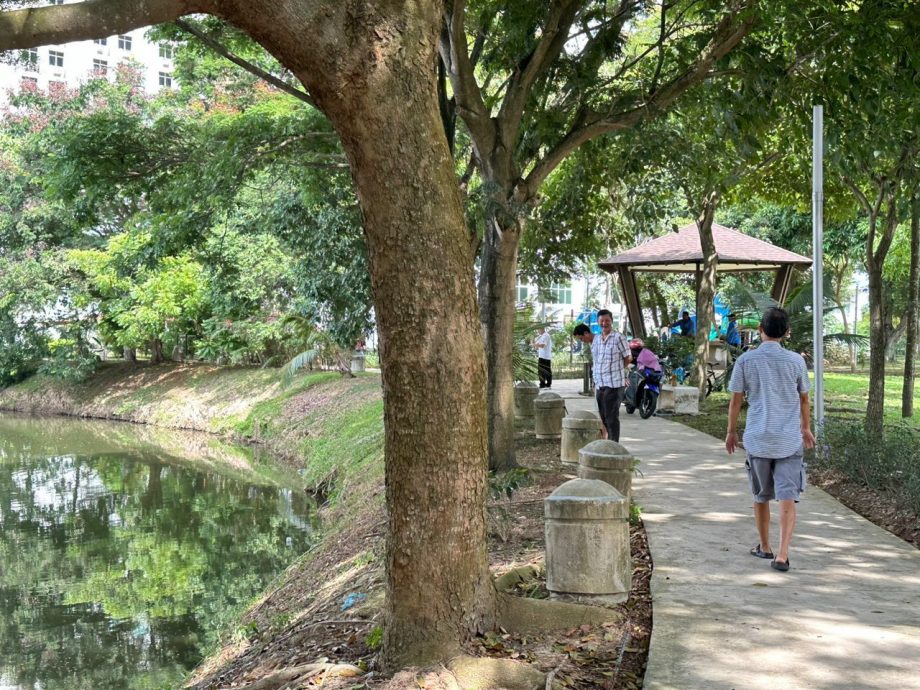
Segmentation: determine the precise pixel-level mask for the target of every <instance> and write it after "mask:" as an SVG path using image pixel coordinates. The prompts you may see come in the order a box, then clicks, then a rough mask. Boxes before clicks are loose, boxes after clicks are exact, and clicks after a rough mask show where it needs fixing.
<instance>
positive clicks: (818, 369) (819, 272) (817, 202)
mask: <svg viewBox="0 0 920 690" xmlns="http://www.w3.org/2000/svg"><path fill="white" fill-rule="evenodd" d="M812 140H813V141H812V155H811V177H812V195H811V220H812V251H813V253H814V257H813V263H812V267H813V268H812V285H813V288H814V295H813V296H814V299H813V300H812V305H813V306H812V312H813V313H812V317H813V318H814V346H813V348H812V353H813V358H814V371H815V425H816V426H817V427H819V428H820V427H821V426H822V425H823V424H824V106H821V105H816V106H813V111H812Z"/></svg>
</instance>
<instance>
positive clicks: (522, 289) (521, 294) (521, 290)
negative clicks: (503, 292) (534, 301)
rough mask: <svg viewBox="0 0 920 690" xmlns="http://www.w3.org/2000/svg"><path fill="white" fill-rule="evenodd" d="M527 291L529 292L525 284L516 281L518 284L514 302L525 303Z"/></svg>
mask: <svg viewBox="0 0 920 690" xmlns="http://www.w3.org/2000/svg"><path fill="white" fill-rule="evenodd" d="M528 291H529V289H528V287H527V283H522V282H521V281H520V280H518V284H517V300H516V301H518V302H526V301H527V293H528Z"/></svg>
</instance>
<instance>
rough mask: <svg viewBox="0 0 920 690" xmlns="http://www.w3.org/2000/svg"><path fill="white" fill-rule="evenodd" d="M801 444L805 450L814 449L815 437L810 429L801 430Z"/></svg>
mask: <svg viewBox="0 0 920 690" xmlns="http://www.w3.org/2000/svg"><path fill="white" fill-rule="evenodd" d="M802 443H804V444H805V447H806V448H814V447H815V435H814V434H813V433H811V429H802Z"/></svg>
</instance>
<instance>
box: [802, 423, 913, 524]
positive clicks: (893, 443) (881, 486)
mask: <svg viewBox="0 0 920 690" xmlns="http://www.w3.org/2000/svg"><path fill="white" fill-rule="evenodd" d="M819 450H820V452H818V453H815V460H814V462H815V464H816V465H817V466H818V467H826V468H828V469H833V470H836V471H839V472H841V473H842V474H844V475H846V476H847V477H849V478H851V479H853V480H855V481H857V482H859V483H861V484H864V485H865V486H867V487H869V488H871V489H875V490H877V491H884V492H886V493H888V494H890V495H891V496H893V497H894V498H895V500H896V501H897V503H898V504H899V505H901V506H902V507H904V508H907V509H908V510H911V511H913V512H915V513H920V430H917V429H912V428H909V427H902V426H891V427H887V428H886V429H885V436H884V440H883V441H882V442H878V440H876V439H871V438H870V437H869V436H867V434H866V433H865V430H864V429H863V428H862V426H861V425H859V424H842V423H828V424H827V425H826V426H825V429H824V432H823V433H822V438H821V442H820V444H819Z"/></svg>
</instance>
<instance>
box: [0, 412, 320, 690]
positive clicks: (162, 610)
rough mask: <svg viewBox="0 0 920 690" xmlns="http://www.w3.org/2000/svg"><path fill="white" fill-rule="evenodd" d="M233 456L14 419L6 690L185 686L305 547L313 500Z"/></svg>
mask: <svg viewBox="0 0 920 690" xmlns="http://www.w3.org/2000/svg"><path fill="white" fill-rule="evenodd" d="M157 434H159V435H160V437H159V438H157V437H156V436H157ZM227 452H228V449H227V448H219V447H218V446H216V445H215V444H214V442H213V440H212V439H208V438H207V437H200V436H199V437H192V436H189V435H184V434H176V433H167V434H165V435H164V434H162V432H151V430H149V429H145V428H144V427H137V426H133V425H127V424H106V423H89V422H77V421H71V420H63V419H40V420H36V419H28V418H22V417H9V416H5V415H0V690H8V689H9V690H19V689H23V690H24V689H26V688H28V689H33V688H34V689H35V690H39V689H41V690H56V689H58V688H61V689H65V688H66V689H68V690H69V689H78V688H79V689H83V688H87V689H89V688H94V689H96V688H100V689H101V688H112V689H115V688H118V689H119V690H121V689H123V688H167V687H173V686H175V685H177V684H178V683H179V682H180V681H181V679H182V678H183V677H184V675H185V673H186V671H187V670H189V669H191V668H193V667H194V666H195V665H196V664H197V663H198V662H199V661H200V659H201V657H202V654H203V653H205V652H206V651H207V650H208V649H209V648H210V647H211V646H212V645H213V644H214V642H215V641H216V638H217V635H218V634H219V633H221V632H222V631H223V630H224V629H225V627H226V625H227V624H228V623H229V622H230V621H232V620H233V618H234V617H235V616H236V614H237V613H238V611H239V609H240V607H242V606H245V605H246V604H247V603H249V602H250V601H251V600H252V598H253V597H254V596H255V595H256V594H258V593H259V592H260V591H261V590H262V589H263V588H264V587H265V585H266V584H267V582H268V581H269V580H270V579H271V578H272V577H273V576H274V575H276V574H277V573H278V572H279V571H280V570H282V569H283V568H284V567H286V566H287V565H288V564H289V563H290V562H291V561H292V560H293V559H294V558H296V556H298V555H299V554H300V553H302V552H303V551H304V550H306V548H307V546H308V545H309V541H310V527H311V515H312V514H313V511H311V505H310V502H309V499H308V497H307V496H306V495H305V494H304V492H303V491H302V490H292V489H290V488H285V487H284V484H285V482H284V479H283V478H281V477H278V476H276V475H274V474H272V473H271V471H270V470H269V469H268V467H267V466H262V465H260V464H259V463H258V461H257V459H254V458H253V457H252V456H251V455H250V454H249V453H248V452H247V451H243V450H240V449H237V450H230V451H229V452H230V455H229V456H227V457H228V459H229V460H230V462H229V464H230V465H231V466H232V468H233V470H232V476H226V475H223V474H220V473H218V472H216V471H215V470H214V469H213V468H215V467H217V466H220V465H222V464H223V463H222V462H221V461H220V459H219V458H218V456H219V455H220V453H227ZM202 467H204V468H206V469H202Z"/></svg>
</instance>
